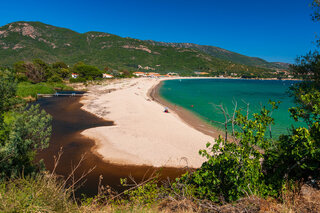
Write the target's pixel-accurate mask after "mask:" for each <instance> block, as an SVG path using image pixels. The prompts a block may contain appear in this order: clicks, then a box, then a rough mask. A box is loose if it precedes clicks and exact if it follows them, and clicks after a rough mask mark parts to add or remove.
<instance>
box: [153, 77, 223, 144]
mask: <svg viewBox="0 0 320 213" xmlns="http://www.w3.org/2000/svg"><path fill="white" fill-rule="evenodd" d="M177 79H185V78H174V79H163V80H161V81H160V82H159V83H158V84H156V85H155V86H154V87H152V88H150V90H149V91H148V96H149V97H150V98H151V99H152V100H153V101H155V102H157V103H158V104H160V105H161V106H163V107H168V108H169V110H170V111H171V112H173V113H175V114H176V115H177V116H178V117H179V118H180V119H181V120H182V121H183V122H185V123H186V124H188V125H189V126H190V127H192V128H194V129H196V130H198V131H200V132H202V133H204V134H206V135H208V136H212V137H213V138H215V139H217V138H218V137H219V135H223V131H222V130H219V129H218V128H216V127H214V126H212V125H210V124H208V123H207V122H205V121H204V120H202V119H201V118H200V117H198V116H197V115H195V114H194V113H193V112H191V111H189V110H187V109H185V108H183V107H181V106H177V105H175V104H174V103H171V102H169V101H167V100H165V99H164V98H163V97H161V95H160V88H161V86H162V84H163V81H167V80H177ZM188 79H189V78H188ZM190 79H198V78H190Z"/></svg>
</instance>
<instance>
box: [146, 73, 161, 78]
mask: <svg viewBox="0 0 320 213" xmlns="http://www.w3.org/2000/svg"><path fill="white" fill-rule="evenodd" d="M147 76H148V77H151V78H153V77H160V76H161V75H160V74H159V73H157V72H149V73H147Z"/></svg>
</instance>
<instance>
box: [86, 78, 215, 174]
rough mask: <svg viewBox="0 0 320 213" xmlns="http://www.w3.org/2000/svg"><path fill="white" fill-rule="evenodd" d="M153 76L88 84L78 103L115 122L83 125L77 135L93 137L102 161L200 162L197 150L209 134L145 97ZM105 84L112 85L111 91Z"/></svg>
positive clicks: (153, 82) (172, 164) (195, 164)
mask: <svg viewBox="0 0 320 213" xmlns="http://www.w3.org/2000/svg"><path fill="white" fill-rule="evenodd" d="M158 83H159V80H157V79H149V78H148V79H147V78H138V79H124V80H114V81H113V83H109V84H108V85H104V86H103V85H98V86H92V87H90V88H89V93H88V96H86V97H84V98H82V100H81V103H83V104H84V106H83V107H82V108H83V109H84V110H87V111H89V112H91V113H93V114H95V115H97V116H100V117H102V118H104V119H106V120H112V121H114V122H115V126H111V127H108V126H104V127H97V128H91V129H87V130H85V131H83V132H82V134H83V135H85V136H87V137H89V138H92V139H94V140H95V141H96V144H97V147H96V149H95V151H96V152H97V153H98V154H99V155H100V156H102V157H103V159H104V160H105V161H108V162H111V163H116V164H127V165H129V164H130V165H150V166H155V167H161V166H169V167H184V166H186V165H188V166H189V167H194V168H196V167H200V166H201V164H202V162H203V161H204V160H205V159H204V158H203V157H201V156H200V155H199V154H198V151H199V150H200V149H204V148H205V145H206V143H207V142H209V141H210V142H213V141H214V139H213V138H212V137H210V136H207V135H205V134H203V133H201V132H199V131H197V130H195V129H194V128H192V127H191V126H189V125H187V124H186V123H185V122H183V121H182V120H181V119H180V118H179V117H178V116H177V115H176V114H175V113H173V112H170V113H164V112H163V110H164V107H163V106H161V105H160V104H158V103H156V102H154V101H151V100H150V98H149V97H148V95H147V93H148V91H149V89H150V88H152V87H154V86H155V85H157V84H158ZM110 89H116V91H111V92H110Z"/></svg>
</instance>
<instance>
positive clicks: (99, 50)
mask: <svg viewBox="0 0 320 213" xmlns="http://www.w3.org/2000/svg"><path fill="white" fill-rule="evenodd" d="M173 44H174V45H173ZM188 45H189V47H188ZM188 45H186V43H180V44H178V43H163V42H160V43H159V42H156V41H150V40H148V41H143V40H140V39H135V38H129V37H121V36H118V35H114V34H110V33H104V32H97V31H88V32H85V33H78V32H76V31H73V30H70V29H67V28H62V27H56V26H53V25H48V24H44V23H42V22H25V21H20V22H13V23H9V24H7V25H4V26H2V27H0V64H2V65H7V66H8V65H9V66H10V65H12V64H13V63H14V62H16V61H19V60H25V61H30V60H32V59H34V58H40V59H43V60H45V61H47V62H54V61H65V62H66V63H67V64H70V65H71V64H74V63H77V62H78V61H83V62H85V63H89V64H92V65H96V66H98V67H100V68H101V69H102V68H104V67H106V66H108V67H111V68H113V69H129V70H137V69H139V67H148V69H150V70H157V71H159V72H164V71H179V72H180V73H189V74H190V72H192V71H194V70H199V71H207V72H216V73H221V74H223V73H226V72H229V73H232V72H243V73H246V74H250V73H251V74H252V73H254V75H255V74H259V73H273V72H275V71H276V70H278V69H283V67H282V68H279V67H272V66H269V67H267V66H266V67H263V66H252V65H250V64H249V65H247V64H245V63H239V62H237V61H236V60H234V59H233V60H228V59H226V58H224V56H219V54H218V56H214V54H213V53H212V51H213V49H216V47H213V46H207V45H197V44H191V43H188ZM195 47H197V48H195ZM205 47H206V48H207V49H209V50H210V51H209V50H207V51H206V49H205ZM219 50H220V52H221V51H222V52H223V51H224V52H227V53H228V54H231V55H232V54H237V53H233V52H231V51H228V50H224V49H222V48H219ZM209 53H210V54H209ZM220 55H221V54H220ZM245 57H247V56H245ZM261 60H263V59H261ZM267 63H269V62H267Z"/></svg>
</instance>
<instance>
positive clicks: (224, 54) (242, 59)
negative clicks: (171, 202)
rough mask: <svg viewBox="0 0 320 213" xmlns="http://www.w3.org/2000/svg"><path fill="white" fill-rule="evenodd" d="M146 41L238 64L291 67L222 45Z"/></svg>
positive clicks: (280, 67) (276, 67)
mask: <svg viewBox="0 0 320 213" xmlns="http://www.w3.org/2000/svg"><path fill="white" fill-rule="evenodd" d="M146 41H147V42H149V43H150V44H153V45H160V46H171V47H181V48H189V49H195V50H200V51H202V52H205V53H207V54H209V55H211V56H213V57H216V58H220V59H223V60H228V61H232V62H234V63H238V64H245V65H248V66H256V67H263V68H270V69H288V68H289V64H288V63H283V62H268V61H266V60H263V59H261V58H257V57H249V56H245V55H241V54H239V53H235V52H231V51H229V50H226V49H222V48H220V47H214V46H208V45H199V44H193V43H171V42H169V43H168V42H157V41H152V40H146Z"/></svg>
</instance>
